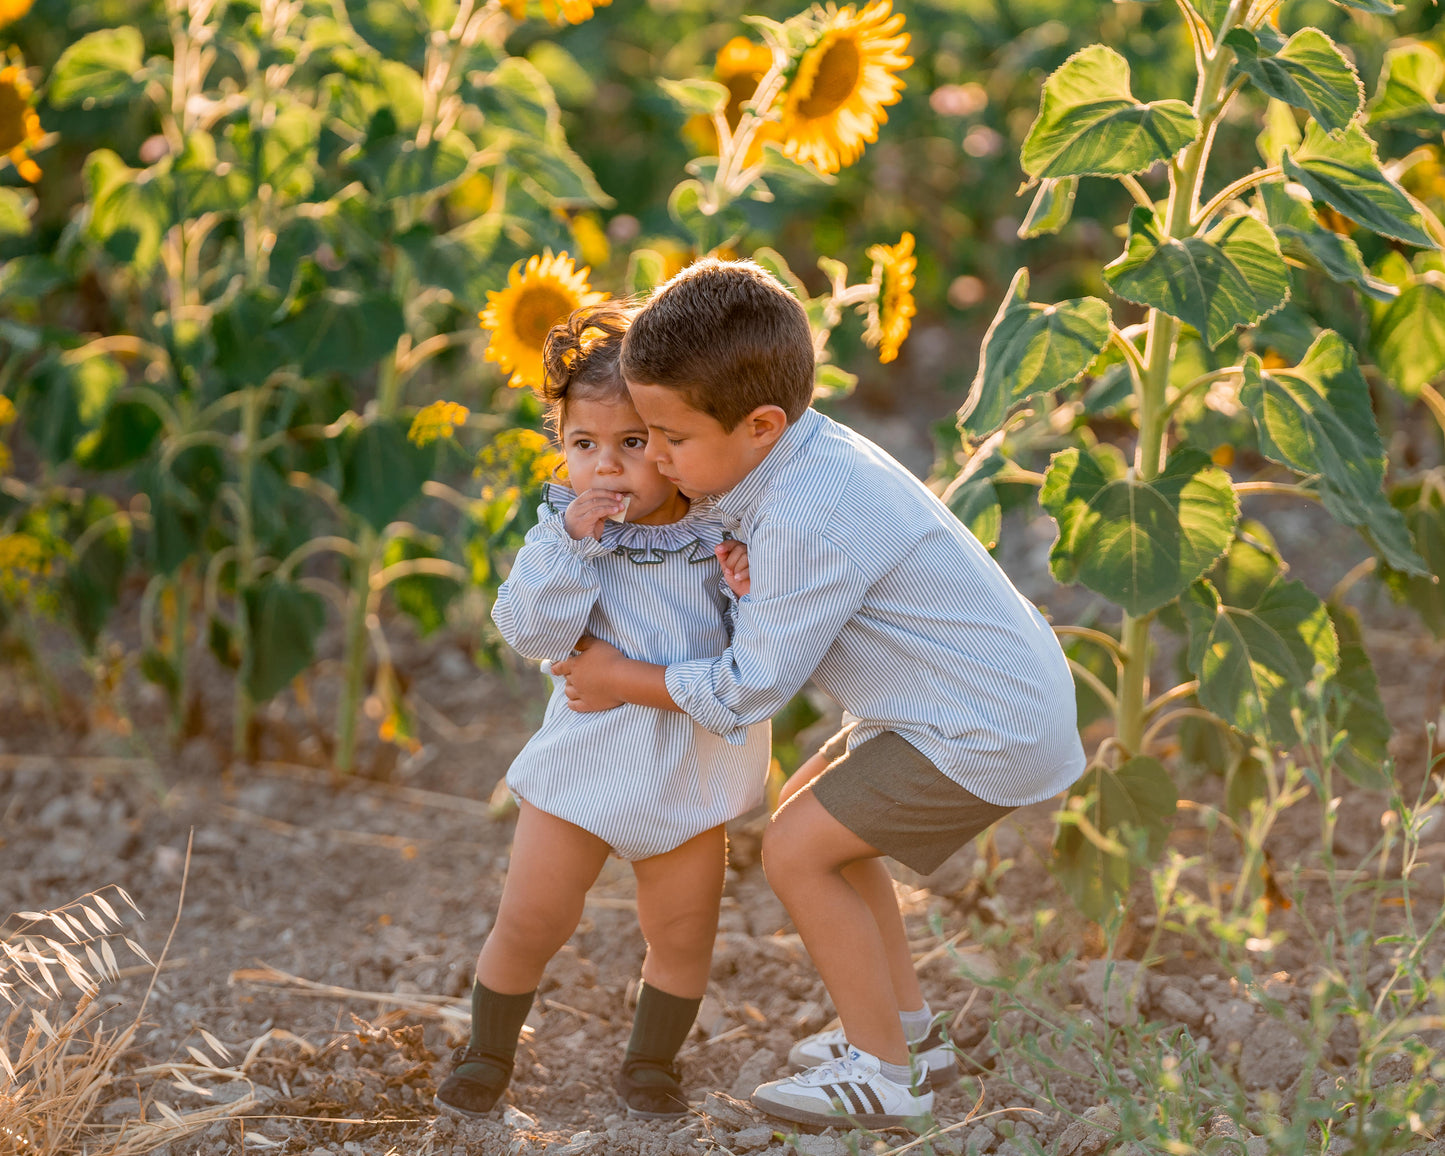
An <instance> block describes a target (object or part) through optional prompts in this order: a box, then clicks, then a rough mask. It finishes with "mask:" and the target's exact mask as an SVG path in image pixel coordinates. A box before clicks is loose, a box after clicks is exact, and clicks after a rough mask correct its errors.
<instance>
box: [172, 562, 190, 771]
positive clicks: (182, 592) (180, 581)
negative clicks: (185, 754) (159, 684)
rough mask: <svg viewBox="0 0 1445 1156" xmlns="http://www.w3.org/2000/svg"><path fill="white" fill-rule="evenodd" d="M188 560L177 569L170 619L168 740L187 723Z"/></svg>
mask: <svg viewBox="0 0 1445 1156" xmlns="http://www.w3.org/2000/svg"><path fill="white" fill-rule="evenodd" d="M190 579H191V563H190V560H189V559H187V560H186V561H185V562H183V563H181V567H180V569H179V570H178V571H177V572H176V587H175V595H176V596H175V606H174V616H173V617H172V619H171V667H172V668H173V669H174V670H175V672H176V691H175V695H174V697H173V698H172V699H171V741H172V742H174V743H178V742H180V738H181V731H182V730H183V729H184V728H185V725H186V624H187V622H188V620H189V619H190V617H191V598H190V594H191V581H190Z"/></svg>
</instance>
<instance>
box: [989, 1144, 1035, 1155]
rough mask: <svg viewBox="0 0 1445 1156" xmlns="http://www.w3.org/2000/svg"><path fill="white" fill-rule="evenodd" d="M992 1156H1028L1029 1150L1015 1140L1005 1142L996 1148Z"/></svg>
mask: <svg viewBox="0 0 1445 1156" xmlns="http://www.w3.org/2000/svg"><path fill="white" fill-rule="evenodd" d="M994 1156H1029V1149H1028V1148H1027V1146H1025V1145H1024V1144H1021V1143H1020V1142H1019V1141H1017V1140H1005V1141H1004V1142H1003V1143H1002V1144H1000V1145H999V1146H998V1148H997V1150H996V1151H995V1153H994Z"/></svg>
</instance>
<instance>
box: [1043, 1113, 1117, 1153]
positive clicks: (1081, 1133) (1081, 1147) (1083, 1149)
mask: <svg viewBox="0 0 1445 1156" xmlns="http://www.w3.org/2000/svg"><path fill="white" fill-rule="evenodd" d="M1118 1132H1119V1117H1118V1115H1117V1114H1116V1113H1115V1112H1114V1109H1113V1108H1110V1107H1108V1106H1107V1105H1104V1104H1100V1105H1099V1106H1098V1107H1095V1108H1090V1109H1089V1110H1088V1111H1087V1112H1085V1113H1084V1116H1083V1119H1080V1120H1075V1121H1074V1122H1073V1123H1072V1124H1070V1125H1069V1126H1068V1127H1067V1128H1065V1129H1064V1134H1063V1135H1062V1136H1061V1137H1059V1146H1058V1149H1057V1151H1058V1154H1059V1156H1098V1154H1099V1153H1101V1152H1103V1151H1104V1150H1105V1149H1106V1148H1107V1147H1108V1145H1109V1141H1110V1140H1112V1139H1113V1138H1114V1137H1115V1136H1116V1135H1117V1134H1118Z"/></svg>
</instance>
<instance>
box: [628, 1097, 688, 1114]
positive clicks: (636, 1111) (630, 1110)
mask: <svg viewBox="0 0 1445 1156" xmlns="http://www.w3.org/2000/svg"><path fill="white" fill-rule="evenodd" d="M617 1103H618V1104H619V1105H620V1106H621V1108H622V1110H623V1111H624V1112H626V1113H627V1116H628V1118H629V1119H632V1120H681V1119H682V1118H683V1117H684V1116H690V1115H692V1109H691V1108H684V1109H683V1110H682V1111H679V1112H644V1111H643V1110H642V1109H641V1108H634V1107H633V1106H632V1105H631V1104H629V1103H628V1102H627V1101H626V1100H624V1099H623V1098H622V1097H621V1096H618V1097H617Z"/></svg>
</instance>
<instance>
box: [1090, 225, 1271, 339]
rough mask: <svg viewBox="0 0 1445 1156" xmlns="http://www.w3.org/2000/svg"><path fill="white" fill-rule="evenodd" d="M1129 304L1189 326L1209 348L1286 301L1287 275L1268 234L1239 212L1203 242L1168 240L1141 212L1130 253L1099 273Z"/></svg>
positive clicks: (1132, 229) (1132, 228)
mask: <svg viewBox="0 0 1445 1156" xmlns="http://www.w3.org/2000/svg"><path fill="white" fill-rule="evenodd" d="M1104 279H1105V280H1106V281H1108V283H1109V287H1110V288H1111V289H1113V290H1114V292H1115V293H1117V294H1118V295H1119V296H1120V297H1122V298H1124V299H1125V300H1126V301H1133V302H1136V303H1137V304H1140V305H1150V306H1153V307H1154V308H1156V309H1161V310H1163V311H1164V312H1165V313H1167V314H1169V315H1170V316H1171V317H1177V318H1178V319H1179V320H1180V321H1183V322H1184V323H1185V324H1186V325H1192V326H1193V327H1194V328H1195V329H1196V330H1198V331H1199V332H1200V333H1201V334H1202V335H1203V336H1204V338H1205V340H1206V341H1207V343H1208V344H1209V346H1210V348H1211V349H1212V348H1214V347H1215V346H1217V345H1218V344H1219V343H1220V342H1222V341H1223V340H1224V339H1225V338H1226V337H1228V336H1229V335H1230V334H1231V333H1233V332H1234V331H1235V329H1237V328H1239V327H1240V326H1242V325H1253V324H1255V323H1256V322H1258V321H1259V320H1260V319H1262V318H1264V317H1267V316H1268V315H1269V314H1271V313H1273V312H1274V311H1275V310H1276V309H1278V308H1279V307H1280V306H1281V305H1283V304H1284V303H1285V302H1286V301H1288V300H1289V275H1288V272H1287V270H1286V268H1285V263H1284V256H1283V255H1282V254H1281V253H1280V251H1279V242H1278V241H1277V240H1275V236H1274V234H1273V233H1271V232H1270V231H1269V227H1268V226H1267V225H1265V224H1264V223H1263V222H1262V221H1260V220H1259V219H1258V218H1257V217H1253V216H1250V215H1249V214H1245V213H1241V214H1239V215H1238V216H1233V217H1226V218H1225V219H1224V220H1222V221H1220V222H1219V224H1217V225H1216V226H1215V227H1214V228H1212V229H1210V230H1209V232H1208V233H1206V234H1205V235H1204V236H1202V237H1185V238H1184V239H1183V240H1179V239H1177V238H1174V237H1168V236H1165V235H1164V233H1163V231H1162V230H1161V229H1160V227H1159V219H1158V218H1157V217H1156V216H1155V215H1154V214H1153V213H1152V212H1150V211H1149V210H1148V209H1146V208H1144V207H1143V206H1142V205H1141V206H1139V207H1137V208H1135V209H1134V211H1133V212H1132V213H1131V214H1130V215H1129V247H1128V248H1127V249H1126V250H1125V251H1124V253H1122V254H1121V255H1120V256H1119V257H1117V258H1116V259H1115V260H1113V261H1111V262H1110V263H1109V264H1108V265H1107V266H1105V268H1104Z"/></svg>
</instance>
